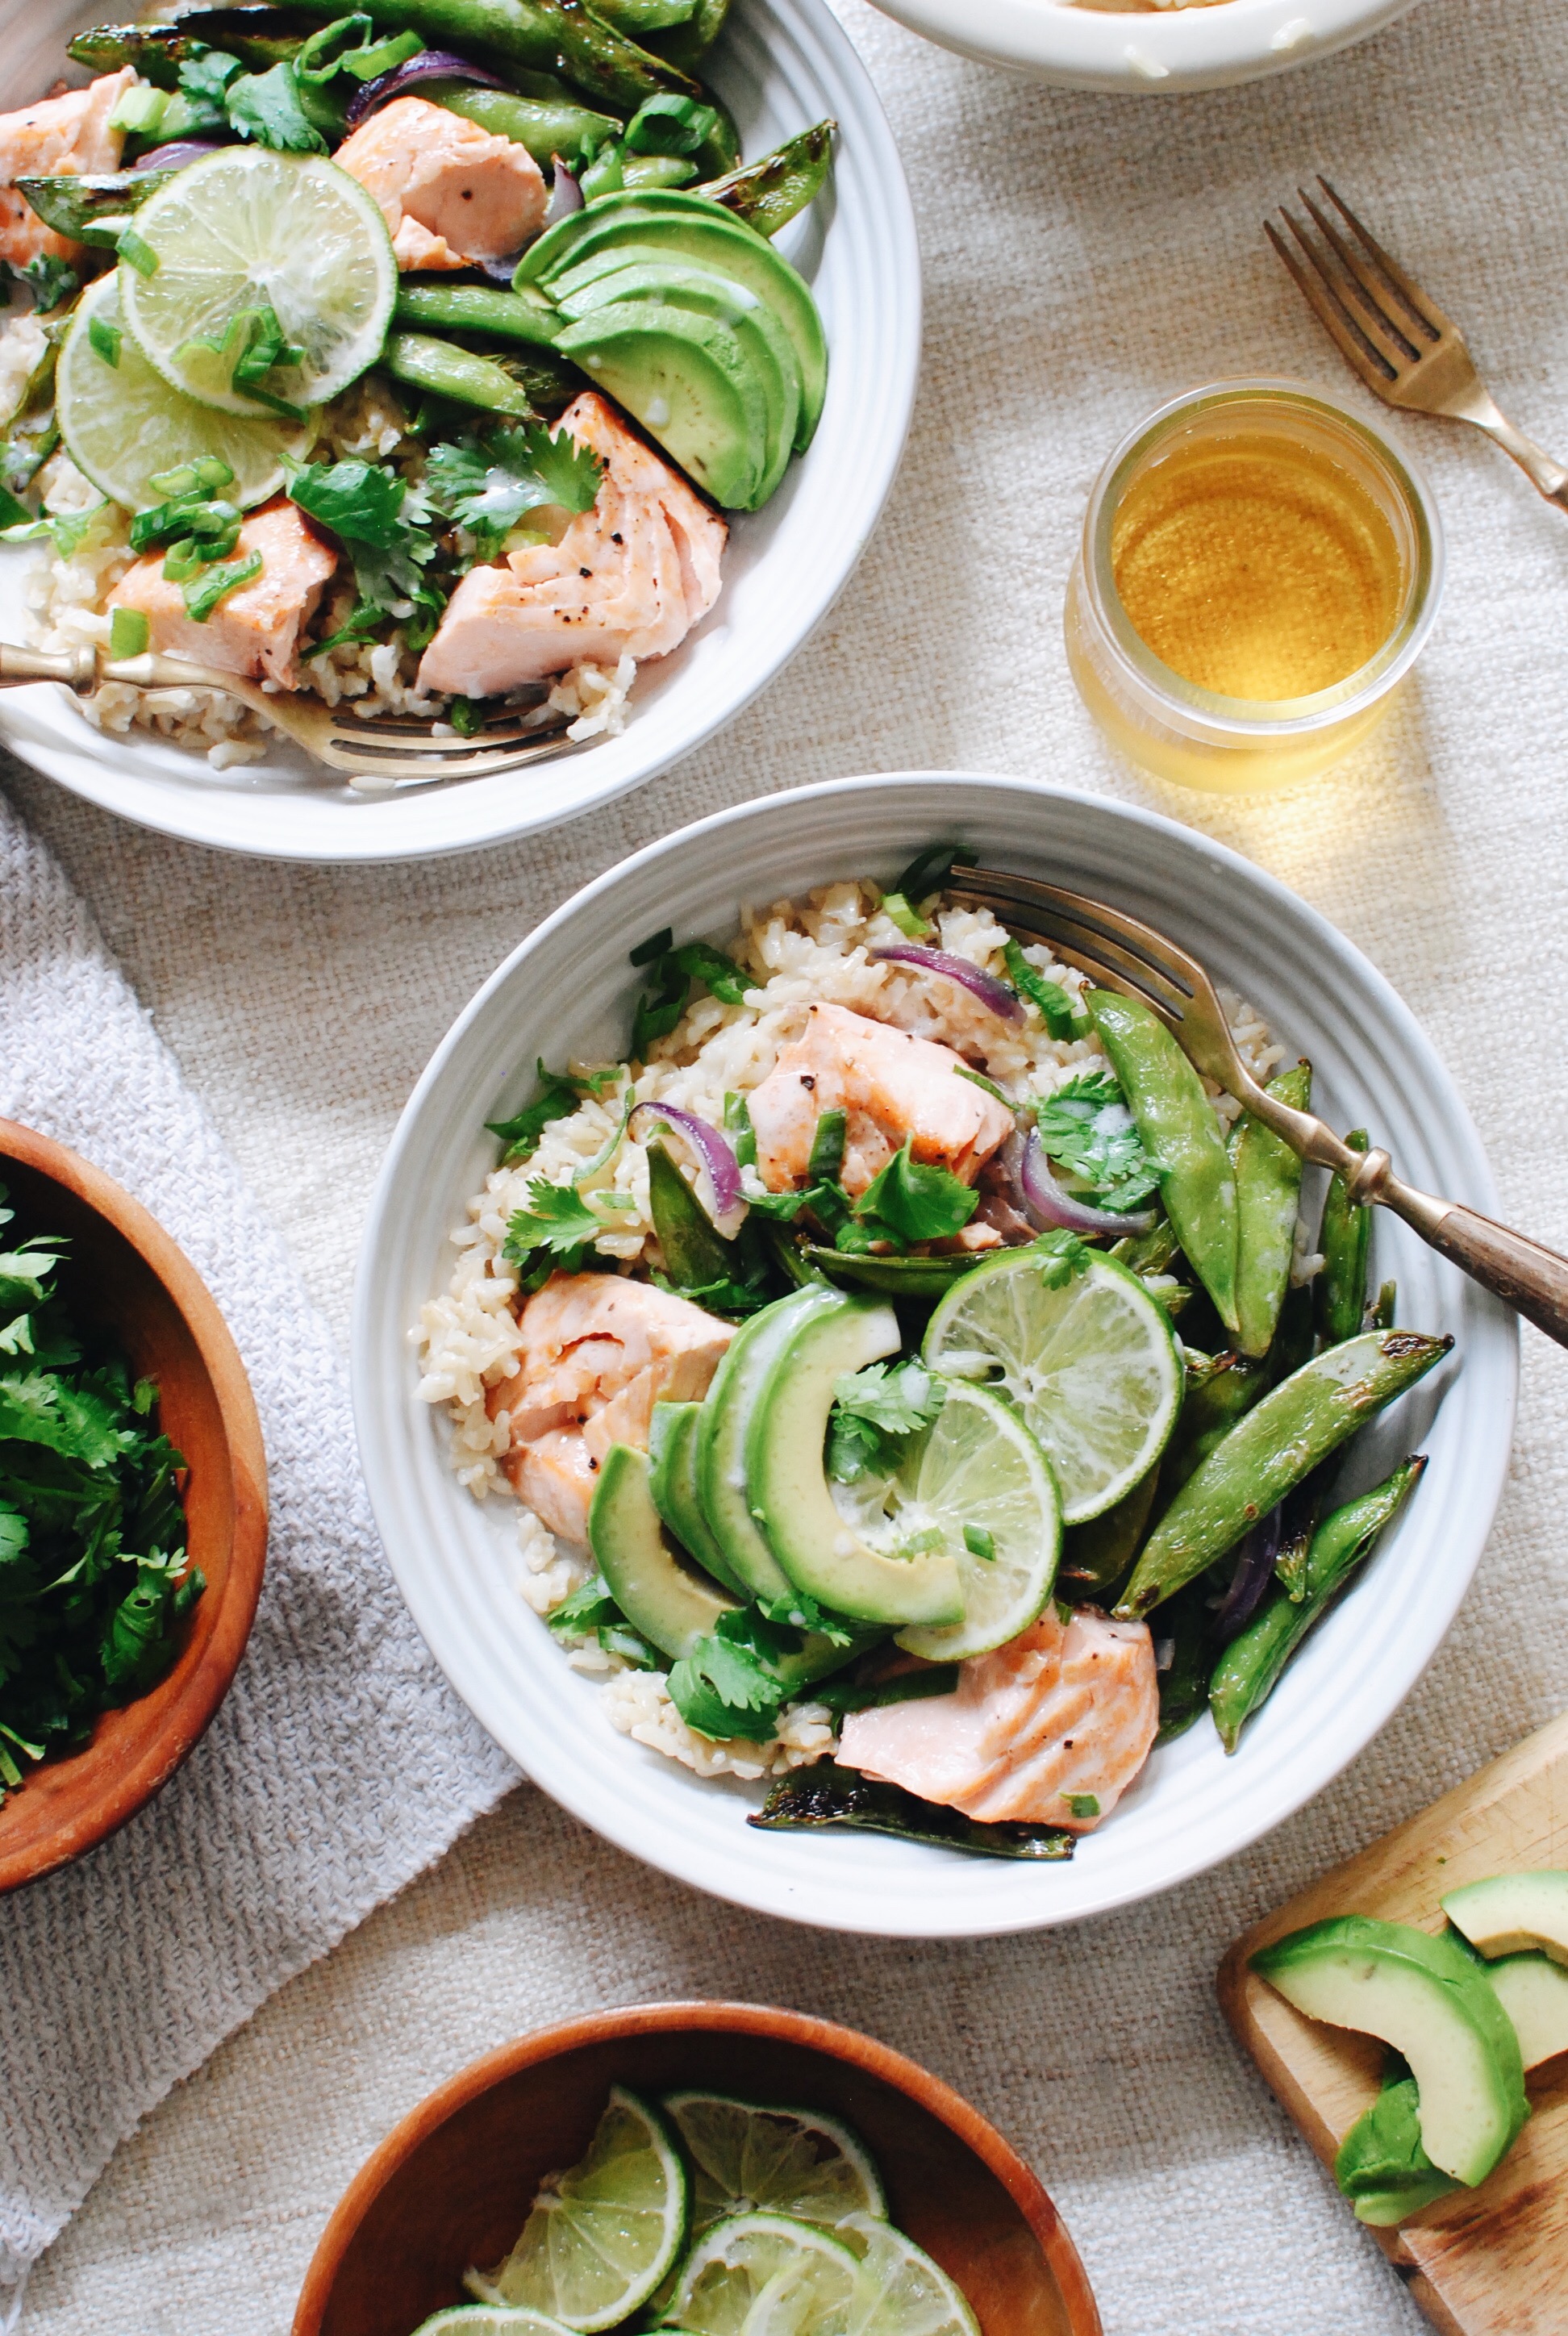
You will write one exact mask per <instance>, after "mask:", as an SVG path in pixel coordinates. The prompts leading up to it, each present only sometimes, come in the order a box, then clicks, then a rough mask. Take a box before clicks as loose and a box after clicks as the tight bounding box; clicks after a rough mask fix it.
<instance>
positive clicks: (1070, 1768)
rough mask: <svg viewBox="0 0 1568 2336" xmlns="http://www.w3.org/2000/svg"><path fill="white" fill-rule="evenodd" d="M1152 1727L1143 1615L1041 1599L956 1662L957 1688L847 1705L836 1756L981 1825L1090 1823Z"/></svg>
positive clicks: (1077, 1828)
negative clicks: (1006, 1630)
mask: <svg viewBox="0 0 1568 2336" xmlns="http://www.w3.org/2000/svg"><path fill="white" fill-rule="evenodd" d="M1159 1726H1160V1694H1159V1684H1158V1680H1157V1679H1156V1676H1155V1671H1154V1640H1153V1639H1152V1638H1151V1636H1150V1634H1149V1626H1148V1624H1147V1623H1146V1622H1114V1621H1111V1620H1110V1619H1109V1618H1108V1617H1107V1616H1106V1615H1104V1614H1102V1613H1100V1612H1098V1611H1096V1609H1095V1608H1093V1607H1079V1608H1078V1609H1077V1610H1076V1611H1075V1612H1074V1615H1073V1618H1072V1620H1071V1621H1070V1622H1068V1623H1066V1624H1065V1625H1064V1624H1063V1622H1062V1621H1060V1619H1059V1618H1058V1616H1057V1611H1056V1609H1055V1608H1054V1607H1047V1610H1046V1611H1045V1613H1044V1614H1043V1615H1042V1616H1041V1617H1040V1620H1039V1621H1037V1622H1035V1623H1032V1624H1031V1625H1030V1627H1029V1628H1028V1629H1027V1630H1025V1631H1022V1632H1021V1633H1020V1634H1019V1636H1018V1638H1016V1639H1013V1640H1010V1641H1009V1642H1008V1645H1007V1646H1005V1647H998V1649H997V1650H996V1652H995V1653H994V1654H989V1655H977V1656H975V1657H974V1658H973V1659H972V1660H970V1661H969V1662H967V1663H960V1664H959V1684H958V1689H957V1692H956V1693H955V1694H953V1695H939V1696H928V1697H925V1698H921V1699H917V1700H912V1701H911V1702H908V1703H892V1704H885V1705H883V1706H881V1708H878V1709H873V1710H871V1711H858V1712H852V1713H851V1714H850V1716H849V1717H848V1718H846V1719H845V1721H844V1724H843V1732H842V1740H841V1742H840V1746H839V1754H838V1757H839V1759H840V1761H841V1762H842V1765H843V1766H844V1767H846V1768H860V1769H863V1770H864V1772H865V1774H866V1775H867V1776H879V1777H881V1778H883V1779H884V1780H885V1781H886V1782H887V1783H889V1784H891V1785H901V1786H903V1787H904V1790H905V1791H906V1792H910V1793H914V1794H916V1795H918V1796H919V1797H920V1799H921V1800H922V1801H935V1802H938V1803H940V1804H941V1805H942V1806H945V1807H949V1808H955V1809H962V1810H963V1812H964V1813H965V1815H967V1816H971V1817H978V1818H979V1819H980V1820H981V1821H982V1822H983V1823H985V1824H987V1825H996V1824H999V1823H1001V1822H1002V1821H1003V1820H1014V1821H1018V1822H1021V1823H1025V1824H1030V1825H1061V1826H1063V1827H1064V1828H1065V1829H1066V1831H1067V1832H1069V1833H1092V1832H1093V1831H1094V1829H1095V1827H1096V1825H1100V1824H1102V1823H1103V1822H1104V1820H1105V1818H1106V1817H1108V1816H1109V1815H1110V1814H1111V1811H1112V1810H1113V1809H1114V1808H1115V1806H1116V1803H1117V1802H1118V1801H1119V1800H1120V1798H1121V1796H1122V1795H1123V1794H1124V1793H1125V1791H1126V1789H1127V1787H1128V1786H1129V1785H1130V1784H1131V1783H1132V1782H1133V1780H1134V1778H1135V1776H1137V1774H1138V1771H1139V1770H1140V1769H1141V1768H1142V1767H1143V1765H1144V1761H1145V1760H1146V1759H1147V1758H1148V1757H1149V1751H1150V1747H1152V1745H1153V1743H1154V1737H1155V1736H1156V1734H1157V1733H1158V1731H1159ZM1091 1801H1092V1802H1093V1803H1094V1804H1095V1806H1094V1807H1093V1808H1092V1809H1091V1808H1089V1807H1088V1806H1087V1804H1088V1803H1089V1802H1091Z"/></svg>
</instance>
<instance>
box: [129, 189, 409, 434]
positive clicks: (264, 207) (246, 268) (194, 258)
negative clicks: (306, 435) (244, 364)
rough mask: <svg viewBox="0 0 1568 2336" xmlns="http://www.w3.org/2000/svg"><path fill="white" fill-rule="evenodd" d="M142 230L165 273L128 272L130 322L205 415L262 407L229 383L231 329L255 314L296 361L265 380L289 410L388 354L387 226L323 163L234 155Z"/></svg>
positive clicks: (161, 202)
mask: <svg viewBox="0 0 1568 2336" xmlns="http://www.w3.org/2000/svg"><path fill="white" fill-rule="evenodd" d="M136 232H137V235H138V236H139V237H140V238H141V243H142V245H144V246H145V247H146V249H147V251H148V253H149V254H150V255H151V258H152V259H153V260H155V262H156V266H155V267H154V268H153V269H152V271H151V274H143V273H141V271H140V270H139V269H138V268H132V267H131V266H129V265H127V264H126V263H124V262H122V265H121V268H120V297H121V300H122V305H123V307H124V310H125V321H126V323H127V325H128V326H129V327H130V329H131V335H132V336H133V337H134V339H135V341H136V345H137V346H138V347H139V348H140V350H141V354H142V355H143V356H144V357H145V358H146V359H147V361H148V363H149V364H150V365H151V366H152V367H153V368H154V370H155V371H157V372H158V373H161V375H163V378H164V380H165V381H167V382H168V383H170V384H171V386H172V387H173V388H175V389H180V390H184V391H185V392H186V394H188V395H189V396H191V397H194V398H197V399H199V400H200V403H201V404H203V405H212V406H217V407H219V409H220V410H221V411H222V412H224V413H226V414H260V413H263V412H264V411H266V408H265V405H264V404H263V403H262V402H261V401H259V400H258V399H255V398H252V397H248V396H247V395H246V394H245V393H244V391H243V389H239V390H237V389H236V388H235V387H234V385H233V382H232V379H231V375H232V370H233V364H234V355H235V343H234V341H233V338H232V333H231V328H232V327H233V326H235V325H236V321H237V319H239V318H241V317H243V316H246V315H247V314H249V315H251V316H257V315H259V314H260V313H261V312H262V311H264V310H266V309H268V308H270V309H271V311H272V313H273V315H274V316H276V318H277V319H278V326H279V327H280V329H281V331H282V334H283V337H284V340H285V341H286V342H287V343H288V344H289V345H290V346H291V347H293V348H297V350H298V351H299V352H300V355H299V357H298V361H297V363H293V364H290V365H280V366H278V369H277V370H276V371H275V372H274V373H273V374H272V375H269V376H268V381H267V384H266V386H267V388H268V390H269V391H272V392H274V393H275V394H276V395H278V397H281V398H283V399H285V400H287V403H288V404H291V405H301V406H303V405H321V404H325V403H326V400H327V399H328V398H329V397H336V394H337V393H338V391H339V390H340V389H346V388H347V386H348V384H349V383H350V382H351V381H355V380H356V379H357V378H358V376H359V375H361V374H362V373H363V372H364V371H365V367H366V365H371V364H373V363H374V362H375V358H376V357H378V356H379V355H380V354H381V346H382V343H383V342H384V341H385V337H386V327H387V323H388V320H389V319H390V317H391V315H392V304H393V302H394V300H395V298H396V297H397V262H396V260H395V259H394V258H393V254H392V243H391V239H390V238H389V237H388V235H387V232H386V222H385V219H383V218H382V216H381V212H380V210H379V209H378V208H377V206H376V204H375V202H374V201H373V200H372V199H371V197H370V196H369V195H367V194H366V193H365V189H364V188H363V187H362V186H361V185H360V184H359V183H358V181H357V180H355V179H351V178H350V177H349V175H348V173H347V171H346V170H338V169H337V168H336V165H335V164H333V163H331V162H328V161H326V160H325V158H324V157H323V156H321V155H319V154H275V153H273V152H272V151H270V149H268V147H265V146H226V147H224V148H223V149H222V150H221V151H219V152H218V153H216V154H209V156H208V157H207V159H206V160H205V161H201V162H192V163H191V164H190V168H189V169H188V170H181V171H180V172H179V173H178V175H177V176H176V177H175V178H173V179H171V180H170V182H169V184H168V185H167V186H166V187H162V188H161V189H160V190H159V191H158V193H157V194H155V195H153V196H152V197H151V199H150V200H148V201H147V202H146V203H144V204H143V206H142V208H141V209H140V210H139V211H138V212H137V214H136Z"/></svg>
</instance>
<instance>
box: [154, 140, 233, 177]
mask: <svg viewBox="0 0 1568 2336" xmlns="http://www.w3.org/2000/svg"><path fill="white" fill-rule="evenodd" d="M222 151H223V150H222V146H221V144H220V142H219V140H217V139H216V138H174V139H171V140H170V142H169V144H168V145H167V146H154V147H153V148H152V150H151V152H150V153H146V154H139V155H138V156H137V158H136V160H135V161H134V162H132V163H131V169H132V170H184V169H185V167H186V165H187V164H188V163H190V162H200V160H201V158H202V156H203V155H204V154H218V153H221V152H222Z"/></svg>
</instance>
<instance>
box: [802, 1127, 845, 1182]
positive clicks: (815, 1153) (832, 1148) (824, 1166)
mask: <svg viewBox="0 0 1568 2336" xmlns="http://www.w3.org/2000/svg"><path fill="white" fill-rule="evenodd" d="M848 1128H849V1114H848V1113H847V1112H842V1111H824V1112H823V1114H822V1117H821V1118H820V1119H819V1120H818V1121H817V1124H816V1132H815V1134H813V1137H812V1149H811V1158H810V1160H809V1161H808V1162H807V1163H806V1174H807V1176H808V1177H809V1178H810V1180H811V1182H812V1183H813V1184H820V1183H837V1182H838V1179H839V1177H840V1175H841V1174H842V1170H843V1164H844V1138H845V1134H846V1133H847V1131H848Z"/></svg>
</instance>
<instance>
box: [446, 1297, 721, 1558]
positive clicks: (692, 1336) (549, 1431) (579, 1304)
mask: <svg viewBox="0 0 1568 2336" xmlns="http://www.w3.org/2000/svg"><path fill="white" fill-rule="evenodd" d="M518 1322H519V1328H520V1329H521V1332H522V1348H521V1352H520V1354H519V1356H518V1359H517V1368H516V1369H515V1370H514V1371H513V1372H512V1373H511V1376H510V1377H507V1378H504V1379H502V1381H501V1383H500V1385H499V1386H497V1387H492V1388H491V1390H490V1393H489V1395H488V1397H487V1398H486V1408H487V1409H488V1411H489V1413H490V1416H491V1417H492V1419H496V1418H499V1417H500V1416H501V1414H502V1412H503V1411H504V1412H505V1413H506V1415H507V1421H508V1430H509V1442H508V1445H507V1450H506V1454H505V1456H504V1457H503V1459H502V1467H503V1468H504V1469H505V1471H506V1474H507V1476H508V1478H509V1479H510V1481H511V1487H512V1490H513V1491H514V1492H515V1493H516V1494H517V1496H518V1498H519V1500H521V1502H522V1503H523V1504H524V1505H525V1506H526V1507H528V1508H531V1510H532V1511H533V1513H534V1514H535V1515H536V1516H537V1517H540V1518H541V1519H542V1521H543V1523H545V1524H547V1525H548V1526H549V1527H550V1531H551V1533H560V1534H561V1535H562V1536H563V1537H564V1538H565V1539H566V1540H568V1541H575V1542H586V1540H587V1539H588V1511H589V1503H590V1502H591V1500H592V1499H593V1488H594V1484H595V1480H596V1478H597V1475H598V1472H599V1463H600V1462H601V1461H602V1459H603V1458H604V1455H605V1454H606V1453H607V1452H608V1451H609V1447H610V1445H612V1444H630V1445H636V1447H637V1448H638V1451H640V1452H646V1451H647V1449H648V1433H649V1429H650V1427H651V1426H652V1422H653V1407H654V1405H655V1404H656V1403H697V1402H700V1401H701V1399H702V1397H704V1396H705V1395H706V1393H707V1389H708V1382H709V1380H710V1379H711V1378H712V1377H713V1375H714V1373H715V1371H716V1369H717V1368H718V1365H719V1358H720V1357H721V1356H722V1355H723V1353H724V1350H725V1348H726V1347H727V1346H728V1345H729V1342H730V1339H731V1338H733V1337H734V1335H735V1334H734V1332H733V1331H732V1330H731V1329H730V1327H729V1325H728V1323H727V1322H719V1321H716V1319H714V1317H713V1316H712V1315H711V1314H705V1313H704V1311H703V1309H702V1308H701V1307H700V1306H694V1305H692V1304H691V1302H690V1300H689V1299H685V1298H677V1297H676V1296H675V1295H674V1294H673V1292H671V1291H669V1290H655V1289H653V1288H650V1286H649V1285H648V1283H647V1282H644V1281H627V1280H622V1279H621V1277H620V1276H619V1275H618V1274H613V1273H557V1274H553V1275H552V1276H551V1277H550V1280H548V1281H547V1282H546V1283H545V1285H544V1287H543V1289H542V1290H535V1291H534V1293H533V1295H532V1297H531V1298H530V1299H527V1300H526V1301H525V1303H524V1305H523V1309H522V1312H521V1315H520V1316H519V1318H518Z"/></svg>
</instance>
